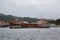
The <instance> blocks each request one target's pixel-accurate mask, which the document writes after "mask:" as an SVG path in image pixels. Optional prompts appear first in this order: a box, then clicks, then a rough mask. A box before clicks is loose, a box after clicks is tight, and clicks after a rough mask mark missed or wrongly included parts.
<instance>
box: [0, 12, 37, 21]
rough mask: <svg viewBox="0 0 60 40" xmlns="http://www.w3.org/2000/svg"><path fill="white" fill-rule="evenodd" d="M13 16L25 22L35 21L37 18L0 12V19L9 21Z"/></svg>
mask: <svg viewBox="0 0 60 40" xmlns="http://www.w3.org/2000/svg"><path fill="white" fill-rule="evenodd" d="M15 18H16V19H18V20H23V21H27V22H35V21H37V20H38V19H37V18H30V17H15V16H12V15H4V14H2V13H0V20H3V21H11V20H14V19H15Z"/></svg>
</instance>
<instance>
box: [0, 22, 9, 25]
mask: <svg viewBox="0 0 60 40" xmlns="http://www.w3.org/2000/svg"><path fill="white" fill-rule="evenodd" d="M8 25H10V24H9V23H8V22H5V21H0V26H8Z"/></svg>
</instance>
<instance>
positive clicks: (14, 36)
mask: <svg viewBox="0 0 60 40" xmlns="http://www.w3.org/2000/svg"><path fill="white" fill-rule="evenodd" d="M0 40H60V27H58V28H57V27H56V28H49V29H48V28H47V29H46V28H45V29H44V28H40V29H38V28H37V29H36V28H35V29H33V28H32V29H9V28H0Z"/></svg>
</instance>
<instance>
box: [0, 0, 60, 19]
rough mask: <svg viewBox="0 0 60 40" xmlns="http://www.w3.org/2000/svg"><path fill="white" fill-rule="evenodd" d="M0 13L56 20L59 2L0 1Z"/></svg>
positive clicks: (58, 16) (59, 8) (54, 0)
mask: <svg viewBox="0 0 60 40" xmlns="http://www.w3.org/2000/svg"><path fill="white" fill-rule="evenodd" d="M0 13H3V14H10V15H15V16H19V17H33V18H41V17H43V18H47V19H57V18H60V0H0Z"/></svg>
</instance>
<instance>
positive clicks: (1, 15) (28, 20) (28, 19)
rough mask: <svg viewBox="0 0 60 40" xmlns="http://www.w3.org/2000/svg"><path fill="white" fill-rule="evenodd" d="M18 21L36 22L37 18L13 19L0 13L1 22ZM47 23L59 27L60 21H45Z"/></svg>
mask: <svg viewBox="0 0 60 40" xmlns="http://www.w3.org/2000/svg"><path fill="white" fill-rule="evenodd" d="M15 18H16V19H18V20H22V21H27V22H30V23H31V22H36V21H37V20H38V19H37V18H30V17H15V16H12V15H4V14H2V13H0V20H3V21H11V20H14V19H15ZM46 21H47V22H49V23H54V24H57V25H60V19H56V20H53V19H46Z"/></svg>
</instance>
